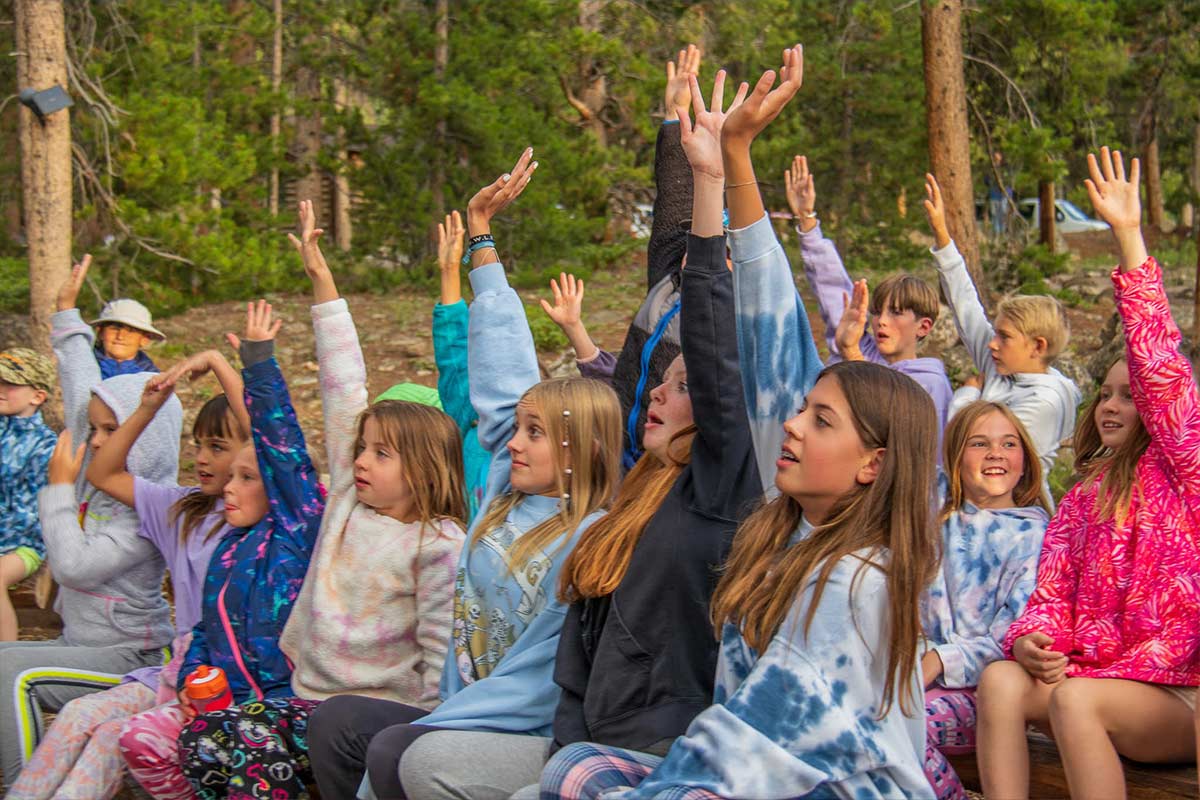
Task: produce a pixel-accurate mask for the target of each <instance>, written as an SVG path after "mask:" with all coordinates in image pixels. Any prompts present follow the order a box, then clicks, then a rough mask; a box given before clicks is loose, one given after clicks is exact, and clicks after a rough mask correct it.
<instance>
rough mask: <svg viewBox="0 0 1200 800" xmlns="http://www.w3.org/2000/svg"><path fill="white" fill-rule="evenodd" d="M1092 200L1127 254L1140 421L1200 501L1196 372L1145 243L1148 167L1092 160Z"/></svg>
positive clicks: (1129, 341)
mask: <svg viewBox="0 0 1200 800" xmlns="http://www.w3.org/2000/svg"><path fill="white" fill-rule="evenodd" d="M1088 170H1089V172H1090V173H1091V178H1090V179H1089V180H1088V181H1087V187H1088V195H1089V196H1090V197H1091V200H1092V205H1093V206H1095V208H1096V213H1098V214H1099V215H1100V217H1101V218H1102V219H1103V220H1104V221H1105V222H1107V223H1108V224H1109V225H1110V226H1111V227H1112V231H1113V236H1114V237H1116V240H1117V244H1118V246H1119V247H1120V250H1121V262H1120V266H1119V268H1118V270H1117V271H1115V272H1114V274H1113V285H1114V287H1115V299H1116V301H1117V311H1118V312H1119V313H1120V315H1121V321H1122V322H1123V323H1124V324H1125V352H1126V356H1127V358H1128V360H1129V386H1130V389H1131V391H1132V393H1133V402H1134V405H1135V406H1136V407H1137V411H1138V416H1139V417H1141V420H1142V424H1143V425H1144V426H1145V427H1146V432H1147V433H1149V434H1150V437H1151V438H1152V439H1154V440H1155V441H1156V442H1158V443H1159V444H1160V445H1161V446H1162V448H1161V452H1162V453H1163V454H1164V456H1165V457H1166V458H1167V460H1168V462H1169V463H1170V464H1171V468H1172V471H1173V472H1174V473H1175V476H1176V478H1177V479H1178V481H1179V482H1180V484H1181V486H1182V487H1183V489H1184V493H1185V494H1186V495H1188V496H1190V497H1195V496H1196V495H1197V494H1200V395H1198V392H1197V389H1196V382H1195V379H1194V377H1193V375H1192V365H1191V362H1190V361H1189V360H1188V358H1187V357H1186V356H1184V355H1183V353H1182V352H1180V345H1181V344H1182V337H1181V335H1180V333H1179V326H1178V325H1176V324H1175V319H1174V318H1173V317H1172V316H1171V306H1170V303H1169V302H1168V299H1167V293H1166V289H1165V287H1164V286H1163V278H1162V269H1161V268H1160V267H1159V265H1158V262H1157V261H1155V260H1154V259H1153V258H1151V257H1150V255H1149V254H1148V253H1147V252H1146V244H1145V241H1144V240H1143V239H1142V230H1141V216H1142V208H1141V200H1140V198H1139V196H1138V186H1139V183H1138V178H1139V177H1140V172H1141V169H1140V165H1139V163H1138V160H1137V159H1136V158H1135V159H1133V163H1132V164H1131V169H1130V175H1129V178H1128V179H1126V177H1125V167H1124V164H1123V162H1122V158H1121V154H1120V152H1113V153H1111V154H1110V153H1109V151H1108V148H1107V147H1105V148H1102V149H1101V150H1100V160H1099V163H1097V160H1096V157H1095V156H1094V155H1091V154H1089V155H1088Z"/></svg>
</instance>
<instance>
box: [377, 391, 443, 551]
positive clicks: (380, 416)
mask: <svg viewBox="0 0 1200 800" xmlns="http://www.w3.org/2000/svg"><path fill="white" fill-rule="evenodd" d="M368 419H374V420H375V422H376V423H377V424H378V425H379V431H380V434H381V435H382V436H383V441H384V442H386V443H387V445H388V447H390V448H392V449H393V450H395V451H396V453H397V456H398V458H399V459H400V472H401V474H402V475H403V476H404V479H405V480H407V481H408V484H409V489H410V490H411V491H412V497H413V506H414V507H415V509H416V511H417V516H418V519H419V520H420V522H421V523H422V527H424V526H425V525H429V524H431V523H433V522H435V521H437V520H442V519H448V520H453V521H454V522H457V523H458V525H459V527H464V528H465V527H466V524H467V522H466V521H467V491H466V480H465V479H464V478H463V457H462V436H461V434H460V433H459V431H458V425H456V424H455V423H454V420H452V419H451V418H450V417H449V416H448V415H447V414H446V412H444V411H442V410H441V409H437V408H434V407H433V406H427V405H424V404H423V403H410V402H408V401H405V400H380V401H379V402H377V403H373V404H372V405H370V406H369V407H367V408H366V409H365V410H364V411H363V412H362V413H361V414H359V415H358V432H357V434H356V441H357V442H358V444H357V445H356V446H355V450H354V454H355V456H356V457H357V456H358V455H359V454H360V453H361V452H362V449H361V448H362V442H363V430H364V429H365V427H366V424H367V420H368Z"/></svg>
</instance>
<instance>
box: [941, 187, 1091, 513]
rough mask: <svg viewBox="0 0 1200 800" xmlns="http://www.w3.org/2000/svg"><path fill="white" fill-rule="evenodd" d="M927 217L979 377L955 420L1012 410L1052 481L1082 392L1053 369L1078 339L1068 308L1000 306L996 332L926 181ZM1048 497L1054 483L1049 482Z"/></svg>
mask: <svg viewBox="0 0 1200 800" xmlns="http://www.w3.org/2000/svg"><path fill="white" fill-rule="evenodd" d="M925 192H926V194H927V199H926V200H925V210H926V212H927V213H928V214H929V223H930V225H931V226H932V227H933V234H934V238H935V239H936V245H935V247H934V250H933V257H934V259H935V260H936V262H937V268H938V274H939V275H940V277H941V281H942V289H943V291H944V292H945V293H946V300H947V302H948V303H949V304H950V309H951V310H952V311H953V313H954V322H955V324H956V325H957V327H958V335H959V336H960V337H961V338H962V342H963V345H964V346H965V347H966V348H967V352H969V353H970V354H971V360H972V361H974V362H975V368H976V369H977V370H979V375H977V376H975V378H973V379H972V380H969V381H967V383H966V384H964V385H963V386H962V388H960V389H959V390H958V391H957V392H955V393H954V400H953V401H952V402H951V403H950V417H953V416H954V413H955V412H956V411H957V410H958V409H960V408H962V407H963V406H965V405H967V404H969V403H971V402H974V401H975V400H980V399H982V400H993V401H995V402H998V403H1003V404H1004V405H1006V406H1008V407H1009V408H1010V409H1012V412H1013V413H1014V414H1016V415H1017V418H1018V419H1019V420H1021V422H1022V423H1023V424H1024V425H1025V429H1026V430H1027V431H1028V432H1029V437H1030V439H1032V440H1033V445H1034V447H1035V448H1037V452H1038V458H1039V459H1041V462H1042V470H1043V472H1042V474H1043V475H1047V476H1048V475H1049V474H1050V469H1051V468H1052V467H1053V466H1054V458H1055V456H1056V455H1058V446H1059V443H1060V442H1062V441H1063V440H1064V439H1066V438H1068V437H1070V436H1071V435H1072V433H1074V431H1075V411H1076V408H1077V407H1078V406H1079V401H1080V399H1081V396H1080V393H1079V389H1078V387H1076V386H1075V384H1074V382H1072V381H1071V379H1070V378H1068V377H1067V376H1066V375H1063V374H1062V373H1061V372H1059V371H1058V370H1056V369H1054V367H1051V366H1050V362H1052V361H1053V360H1054V358H1055V357H1056V356H1057V355H1058V354H1059V353H1061V352H1062V351H1063V348H1064V347H1066V346H1067V340H1068V339H1069V338H1070V335H1071V332H1070V327H1069V325H1068V322H1067V317H1066V314H1065V313H1064V312H1063V309H1062V305H1061V304H1060V303H1059V302H1058V300H1056V299H1055V298H1053V297H1049V296H1044V295H1017V296H1016V297H1012V298H1009V299H1008V300H1005V301H1004V302H1003V303H1001V304H1000V306H999V308H998V309H997V313H996V324H995V327H993V326H992V324H991V323H990V322H988V318H987V313H986V312H985V311H984V308H983V304H982V303H981V302H980V300H979V293H978V292H977V291H976V290H975V284H974V283H972V281H971V276H970V274H969V273H968V272H967V263H966V261H964V260H963V257H962V254H961V253H959V252H958V248H957V247H955V246H954V241H953V240H952V239H951V238H950V232H949V228H947V226H946V208H945V204H944V203H943V202H942V193H941V189H940V188H939V187H938V184H937V180H936V179H935V178H934V177H933V176H932V175H926V176H925ZM1043 487H1044V488H1045V489H1046V490H1047V492H1046V493H1047V496H1049V484H1048V482H1046V481H1043Z"/></svg>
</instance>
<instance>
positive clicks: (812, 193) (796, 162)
mask: <svg viewBox="0 0 1200 800" xmlns="http://www.w3.org/2000/svg"><path fill="white" fill-rule="evenodd" d="M783 183H784V186H785V188H786V194H787V201H788V207H789V208H791V210H792V216H793V217H795V218H796V224H798V225H799V226H800V230H802V231H804V232H805V233H807V232H808V231H811V230H812V229H813V228H815V227H817V189H816V186H815V185H814V184H813V175H812V173H811V172H809V171H808V158H807V157H806V156H796V157H795V158H793V159H792V165H791V167H789V168H788V169H787V170H785V171H784V173H783Z"/></svg>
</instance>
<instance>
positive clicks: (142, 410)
mask: <svg viewBox="0 0 1200 800" xmlns="http://www.w3.org/2000/svg"><path fill="white" fill-rule="evenodd" d="M174 394H175V381H174V380H173V379H171V377H170V376H169V375H158V376H155V377H154V378H151V379H150V380H148V381H146V386H145V388H144V389H143V390H142V402H141V403H140V404H139V405H138V407H137V408H136V409H134V412H133V413H132V414H130V415H129V417H128V418H127V419H126V420H125V422H124V423H123V424H122V425H121V427H119V428H117V430H116V431H114V432H113V434H112V435H111V436H109V437H108V438H107V439H106V440H105V442H104V444H103V445H101V446H100V449H99V450H97V451H96V452H95V454H94V455H93V456H92V461H91V463H90V464H89V465H88V468H87V479H88V482H89V483H91V484H92V485H93V486H95V487H96V488H97V489H99V490H100V491H102V492H104V493H105V494H107V495H108V496H110V497H112V498H113V499H114V500H117V501H119V502H121V503H124V504H125V505H127V506H129V507H131V508H132V507H133V505H134V486H133V484H134V479H133V475H131V474H130V473H129V471H128V470H127V469H126V468H125V460H126V459H127V458H129V451H130V450H132V449H133V445H134V444H135V443H136V442H137V440H138V437H139V436H141V435H142V432H143V431H145V430H146V428H147V427H148V426H149V425H150V423H151V422H153V421H154V416H155V415H156V414H157V413H158V410H159V409H160V408H162V407H163V404H164V403H166V402H167V400H169V399H170V398H171V396H172V395H174Z"/></svg>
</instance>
